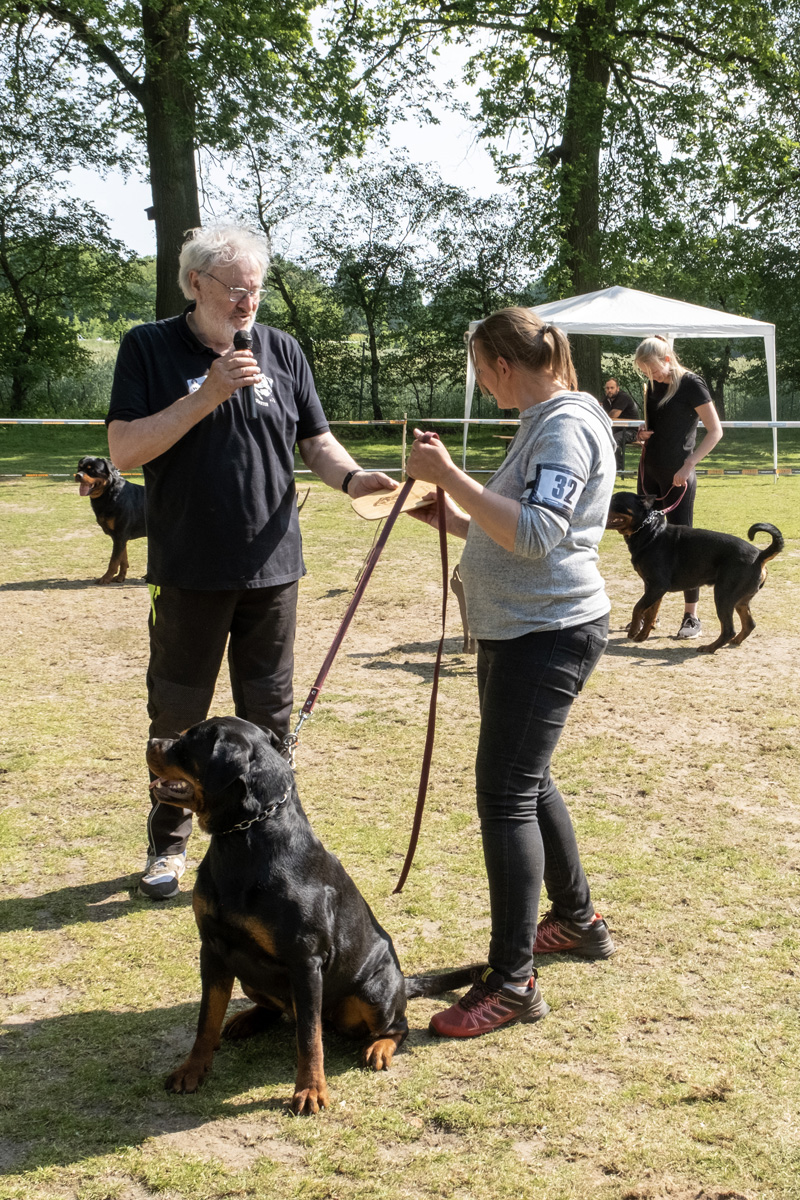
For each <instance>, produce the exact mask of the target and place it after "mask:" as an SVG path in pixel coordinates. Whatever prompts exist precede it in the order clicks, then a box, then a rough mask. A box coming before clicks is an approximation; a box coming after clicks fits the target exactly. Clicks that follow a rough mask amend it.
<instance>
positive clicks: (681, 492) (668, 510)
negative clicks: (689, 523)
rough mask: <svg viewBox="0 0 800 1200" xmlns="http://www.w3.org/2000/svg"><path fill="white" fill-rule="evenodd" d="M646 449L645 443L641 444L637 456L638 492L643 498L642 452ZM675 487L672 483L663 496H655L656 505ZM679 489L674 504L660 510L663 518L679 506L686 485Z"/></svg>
mask: <svg viewBox="0 0 800 1200" xmlns="http://www.w3.org/2000/svg"><path fill="white" fill-rule="evenodd" d="M646 449H647V442H642V453H641V454H640V455H639V490H640V491H641V493H642V495H643V496H644V495H646V492H645V490H644V452H645V450H646ZM677 486H678V485H677V483H673V485H672V487H670V488H667V490H666V492H665V493H664V495H663V496H657V497H656V504H663V502H664V501H665V500H666V498H667V496H668V495H669V494H670V492H671V491H673V489H674V488H676V487H677ZM680 487H681V491H680V495H679V496H678V499H677V500H676V501H675V503H674V504H670V506H669V508H662V509H661V512H662V513H663V514H664V516H666V515H667V513H671V512H672V510H673V508H677V507H678V505H679V504H680V502H681V500H682V499H683V493H684V492H685V491H686V488H687V484H685V483H682V484H681V485H680Z"/></svg>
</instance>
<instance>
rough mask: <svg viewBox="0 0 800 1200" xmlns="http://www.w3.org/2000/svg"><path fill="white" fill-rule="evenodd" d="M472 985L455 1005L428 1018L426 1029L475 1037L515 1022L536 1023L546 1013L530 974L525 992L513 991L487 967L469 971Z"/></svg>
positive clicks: (546, 1008) (546, 1009) (440, 1034)
mask: <svg viewBox="0 0 800 1200" xmlns="http://www.w3.org/2000/svg"><path fill="white" fill-rule="evenodd" d="M472 978H473V984H472V987H471V988H470V989H469V991H468V992H467V993H466V995H464V996H462V997H461V999H460V1000H459V1001H458V1003H456V1004H453V1005H452V1006H451V1007H450V1008H445V1009H444V1010H443V1011H442V1012H438V1013H436V1015H435V1016H434V1017H432V1018H431V1023H430V1025H429V1029H430V1031H431V1033H435V1034H438V1036H439V1037H456V1038H467V1037H478V1036H479V1035H480V1034H482V1033H491V1032H492V1030H493V1029H499V1028H500V1027H501V1025H513V1024H515V1023H516V1022H517V1021H522V1022H523V1023H526V1024H527V1023H532V1022H533V1021H540V1020H541V1019H542V1017H546V1016H547V1014H548V1013H549V1012H550V1009H549V1007H548V1005H547V1004H545V1002H544V1000H543V999H542V993H541V992H540V991H539V985H538V983H537V982H536V976H535V975H533V976H532V977H531V979H530V981H529V983H528V989H527V991H525V992H522V993H520V992H515V991H513V990H512V989H510V988H509V987H507V986H506V981H505V979H504V978H503V976H502V975H499V974H498V973H497V971H493V970H492V968H491V967H485V968H484V969H483V970H480V969H479V968H477V967H476V968H475V970H474V971H473V972H472Z"/></svg>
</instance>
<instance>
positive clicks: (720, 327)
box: [464, 287, 778, 471]
mask: <svg viewBox="0 0 800 1200" xmlns="http://www.w3.org/2000/svg"><path fill="white" fill-rule="evenodd" d="M531 311H532V312H535V313H536V314H537V316H539V317H541V318H542V320H543V321H547V322H549V323H551V324H553V325H558V327H559V329H563V330H564V332H565V333H566V334H570V333H594V334H600V333H606V334H610V335H612V336H614V337H635V338H644V337H650V336H652V335H653V334H655V333H660V334H661V335H662V337H666V338H668V339H669V341H670V343H672V342H673V341H674V339H675V338H682V337H684V338H686V337H692V338H728V337H733V338H763V339H764V352H765V354H766V358H767V379H768V382H769V411H770V419H771V420H772V421H777V419H778V418H777V380H776V372H775V326H774V325H770V323H769V322H768V321H754V320H752V319H751V318H750V317H737V316H736V315H735V314H734V313H726V312H717V311H716V310H715V309H713V308H702V307H701V306H700V305H699V304H685V303H684V302H683V301H682V300H669V299H667V298H666V297H665V296H651V295H650V294H649V293H648V292H638V291H636V290H635V289H634V288H625V287H611V288H605V289H604V291H602V292H587V294H586V295H585V296H572V297H571V298H570V299H568V300H553V301H551V302H550V303H549V304H538V305H537V306H536V307H535V308H533V309H532V310H531ZM478 324H479V322H477V321H473V322H472V323H471V324H470V327H469V329H470V333H472V331H473V330H474V329H476V328H477V326H478ZM474 392H475V372H474V370H473V367H472V360H471V358H470V356H469V355H467V394H466V403H465V406H464V419H465V422H466V421H468V420H469V415H470V413H471V411H472V397H473V394H474ZM468 428H469V426H468V425H467V424H465V425H464V466H465V467H466V461H467V430H468ZM772 457H773V466H774V469H775V470H776V471H777V469H778V431H777V429H775V428H773V430H772Z"/></svg>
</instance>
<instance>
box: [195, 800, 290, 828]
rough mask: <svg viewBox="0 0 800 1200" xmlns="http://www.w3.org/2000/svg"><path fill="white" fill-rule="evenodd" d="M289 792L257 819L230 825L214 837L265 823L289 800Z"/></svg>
mask: <svg viewBox="0 0 800 1200" xmlns="http://www.w3.org/2000/svg"><path fill="white" fill-rule="evenodd" d="M290 792H291V789H290V791H289V792H284V794H283V796H281V798H280V800H278V802H277V803H276V804H272V805H270V807H269V808H265V809H264V811H263V812H262V813H259V815H258V816H257V817H253V819H252V821H240V822H239V824H238V825H231V827H230V829H223V830H222V832H221V833H217V834H215V835H214V836H215V837H224V836H225V834H226V833H235V832H236V830H237V829H249V828H250V826H251V825H257V824H258V822H259V821H266V819H267V817H271V816H272V814H273V813H274V812H275V811H276V810H277V809H279V808H280V807H281V805H282V804H285V803H286V801H287V800H288V799H289V795H290Z"/></svg>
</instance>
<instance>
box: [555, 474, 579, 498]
mask: <svg viewBox="0 0 800 1200" xmlns="http://www.w3.org/2000/svg"><path fill="white" fill-rule="evenodd" d="M567 483H569V489H568V490H567ZM577 486H578V481H577V480H576V479H569V477H568V476H567V475H556V482H555V486H554V488H553V499H554V500H563V501H564V503H565V504H569V502H570V500H571V499H572V497H573V496H574V495H575V489H576V488H577ZM565 490H566V495H564V492H565Z"/></svg>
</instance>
